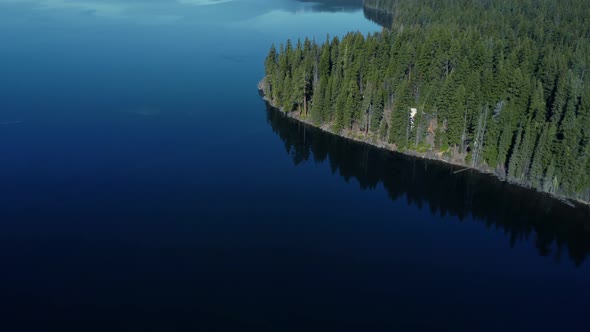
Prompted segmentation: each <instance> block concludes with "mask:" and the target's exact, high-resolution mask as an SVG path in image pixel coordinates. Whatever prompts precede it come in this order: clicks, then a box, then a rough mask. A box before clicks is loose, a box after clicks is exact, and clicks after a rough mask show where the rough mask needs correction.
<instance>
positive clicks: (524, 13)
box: [261, 0, 590, 202]
mask: <svg viewBox="0 0 590 332" xmlns="http://www.w3.org/2000/svg"><path fill="white" fill-rule="evenodd" d="M586 6H587V4H586V2H585V1H584V0H565V1H561V2H559V3H555V2H553V1H550V0H525V1H518V2H513V1H508V0H476V1H473V0H456V1H436V2H433V1H427V0H414V1H409V0H392V1H383V0H366V1H365V7H366V8H367V9H371V10H380V11H385V12H388V13H390V14H391V15H392V17H393V24H392V27H391V29H384V30H383V31H381V32H379V33H374V34H369V35H366V36H365V35H362V34H360V33H355V32H351V33H349V34H347V35H346V36H344V37H343V38H338V37H333V38H330V37H328V38H327V39H326V40H325V41H324V42H323V43H318V42H316V41H314V40H309V39H305V40H303V41H290V40H287V41H286V42H285V43H284V44H281V45H280V46H279V47H278V49H277V48H276V47H275V46H274V45H273V46H272V47H271V50H270V52H269V54H268V56H267V58H266V61H265V69H266V71H265V72H266V76H265V79H264V80H263V82H261V90H262V91H263V93H264V95H265V98H266V99H267V100H268V101H269V103H271V104H272V105H273V106H275V107H277V108H279V109H282V110H283V111H285V112H287V113H291V115H292V116H294V117H297V118H299V119H300V120H303V121H306V122H310V123H313V124H314V125H315V126H318V127H322V128H323V129H325V130H328V131H331V132H333V133H336V134H339V135H342V136H345V137H349V138H353V139H357V140H362V141H366V142H369V143H372V144H374V145H378V146H384V147H387V148H389V149H392V150H396V151H400V152H405V153H410V154H418V155H422V156H425V157H429V158H435V159H440V160H444V161H447V162H451V163H455V164H460V165H464V166H466V167H470V168H474V169H478V170H481V171H485V172H492V173H495V174H496V175H498V176H499V177H501V178H503V179H506V180H508V181H510V182H513V183H518V184H520V185H523V186H527V187H531V188H534V189H536V190H539V191H543V192H548V193H551V194H554V195H557V196H561V197H566V198H570V199H576V200H580V201H585V202H588V201H590V82H589V78H588V73H587V71H588V69H589V66H590V42H589V40H590V11H588V10H587V8H586Z"/></svg>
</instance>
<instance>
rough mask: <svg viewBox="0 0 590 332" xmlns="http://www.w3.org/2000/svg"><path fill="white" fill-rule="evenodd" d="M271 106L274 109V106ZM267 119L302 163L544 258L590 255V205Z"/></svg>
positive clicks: (272, 116) (273, 115) (271, 113)
mask: <svg viewBox="0 0 590 332" xmlns="http://www.w3.org/2000/svg"><path fill="white" fill-rule="evenodd" d="M267 108H268V107H267ZM267 122H268V124H270V126H271V127H272V130H273V131H274V132H275V133H276V134H277V135H278V136H279V137H280V138H281V140H282V141H283V142H284V144H285V148H286V150H287V152H288V153H289V154H291V155H292V156H293V163H294V164H295V165H298V164H301V163H304V162H309V161H311V160H313V161H315V162H316V163H323V162H329V163H330V166H331V169H332V172H333V173H334V174H339V175H340V176H341V177H343V178H344V179H346V180H347V181H348V180H350V179H351V178H356V179H357V180H358V182H359V183H360V187H361V189H363V190H370V189H375V188H376V187H377V186H378V185H379V184H380V183H381V184H383V186H384V187H385V189H386V190H387V192H388V193H389V197H390V198H391V200H393V201H396V200H399V199H404V198H405V199H406V200H407V204H408V205H415V206H418V207H419V208H428V209H429V210H430V212H431V214H432V216H434V217H438V216H446V215H451V216H456V217H458V218H459V219H460V220H473V221H476V222H481V223H485V224H486V226H487V227H488V228H495V229H501V230H503V231H504V232H505V233H506V235H507V236H508V237H509V238H510V245H511V246H514V245H515V244H517V243H518V242H534V245H535V247H536V249H537V251H538V254H539V255H540V256H546V257H553V258H554V259H555V260H556V261H560V260H562V259H563V258H564V257H566V256H565V255H564V252H565V249H567V255H568V256H567V257H569V259H571V260H572V261H573V262H574V263H575V265H576V266H580V265H581V264H582V263H583V262H584V260H585V259H586V257H587V256H588V253H589V252H590V223H589V221H590V209H588V208H586V207H578V208H571V207H569V206H567V205H565V204H563V203H561V202H559V201H557V200H555V199H552V198H550V197H547V196H546V195H542V194H538V193H535V192H531V191H529V190H526V189H523V188H519V187H515V186H512V185H509V184H507V183H503V182H499V181H497V180H496V179H494V178H493V177H491V176H487V175H482V174H477V173H471V172H461V173H456V174H455V173H454V172H455V171H457V170H458V168H457V167H453V166H450V165H446V164H442V163H438V162H433V161H428V160H422V159H417V158H411V157H406V156H401V155H396V154H393V153H390V152H387V151H384V150H381V149H377V148H374V147H371V146H368V145H366V144H361V143H357V142H353V141H350V140H346V139H342V138H340V137H337V136H334V135H331V134H326V133H324V132H322V131H320V130H318V129H317V128H313V127H310V126H307V125H304V124H302V123H299V122H297V121H295V120H293V119H290V118H288V117H286V116H284V115H283V114H282V113H280V112H278V111H276V110H273V109H270V108H269V109H267Z"/></svg>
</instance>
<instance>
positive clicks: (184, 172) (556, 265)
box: [0, 0, 590, 331]
mask: <svg viewBox="0 0 590 332" xmlns="http://www.w3.org/2000/svg"><path fill="white" fill-rule="evenodd" d="M359 3H360V1H356V0H350V1H337V0H333V1H323V3H321V4H313V3H309V2H298V1H294V0H272V1H271V0H234V1H214V0H177V1H174V0H151V1H139V0H107V1H100V2H99V1H90V0H71V1H61V0H22V1H14V0H0V263H1V266H2V268H1V273H0V322H2V323H3V324H2V325H3V326H7V327H9V328H8V329H5V328H3V330H4V331H27V330H35V331H44V330H45V331H49V330H56V329H57V328H60V329H61V330H77V331H88V330H100V331H105V330H109V331H111V330H113V331H114V330H127V331H133V330H137V331H171V330H191V331H246V330H248V331H250V330H251V331H311V330H321V331H328V330H356V331H380V330H388V331H390V330H402V331H408V330H418V329H425V328H430V329H437V328H438V329H443V330H454V331H529V330H560V331H587V327H588V324H589V323H590V316H589V315H588V313H589V312H590V307H589V304H588V303H589V302H588V299H589V298H590V262H588V253H589V252H590V226H589V225H588V221H589V220H590V214H589V212H588V209H573V208H570V207H567V206H565V205H562V204H560V203H558V202H555V201H553V200H550V199H547V198H546V197H545V196H542V195H535V194H531V193H529V192H527V191H525V190H522V189H518V188H514V187H511V186H508V185H506V184H502V183H498V182H496V181H494V180H493V179H491V178H489V177H487V176H480V175H477V174H470V173H468V172H464V173H459V174H455V175H453V172H454V171H455V169H453V168H452V167H450V166H445V165H440V164H437V163H432V162H425V161H421V160H416V159H412V158H407V157H401V156H397V155H394V154H391V153H386V152H383V151H380V150H377V149H374V148H370V147H367V146H364V145H361V144H357V143H352V142H348V141H345V140H343V139H340V138H336V137H333V136H329V135H326V134H324V133H322V132H319V131H318V130H315V129H313V128H309V127H306V126H303V125H301V124H298V123H295V122H293V121H291V120H289V119H287V118H285V117H283V116H282V115H281V114H280V113H278V112H276V111H273V110H267V107H266V105H265V103H264V102H263V101H262V100H261V98H260V97H259V95H258V92H257V91H256V83H257V82H258V80H259V79H260V78H261V77H262V75H263V66H262V64H263V61H264V57H265V55H266V52H267V50H268V48H269V46H270V44H271V43H273V42H276V43H279V42H281V41H284V40H286V39H287V38H298V37H305V36H311V37H315V38H316V39H318V40H323V39H325V38H326V36H327V35H328V34H330V35H332V36H333V35H342V34H344V33H346V32H347V31H349V30H359V31H362V32H364V33H368V32H374V31H379V30H380V29H381V27H380V26H378V25H377V24H376V23H374V22H384V21H387V19H388V18H387V17H384V16H383V15H376V14H375V13H370V12H363V11H362V8H361V7H360V5H359ZM365 16H368V17H365Z"/></svg>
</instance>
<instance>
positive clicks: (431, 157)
mask: <svg viewBox="0 0 590 332" xmlns="http://www.w3.org/2000/svg"><path fill="white" fill-rule="evenodd" d="M264 80H265V78H263V79H262V80H261V81H260V82H259V83H258V91H259V93H260V96H261V97H262V99H264V101H266V102H267V103H268V105H269V106H271V107H272V108H273V109H276V110H278V111H280V112H281V113H283V114H285V116H287V117H289V118H292V119H294V120H297V121H299V122H301V123H304V124H307V125H309V126H312V127H314V128H317V129H320V130H321V131H324V132H326V133H329V134H332V135H335V136H338V137H342V138H344V139H348V140H351V141H354V142H358V143H364V144H367V145H370V146H372V147H375V148H378V149H382V150H385V151H388V152H392V153H399V154H402V155H406V156H411V157H417V158H421V159H426V160H431V161H437V162H441V163H445V164H448V165H453V166H458V167H463V168H464V169H462V170H458V171H457V172H456V173H459V172H463V171H467V170H473V171H476V172H478V173H480V174H487V175H491V176H493V177H495V178H496V179H497V180H498V181H502V182H507V183H510V184H512V185H515V186H518V187H521V188H525V189H528V190H531V191H534V192H536V193H538V194H543V195H547V196H549V197H551V198H553V199H555V200H557V201H560V202H561V203H562V204H565V205H568V206H570V207H572V208H578V207H585V208H590V202H586V201H581V200H575V199H571V198H567V197H564V196H560V195H556V194H552V193H548V192H545V191H539V190H537V189H535V188H532V187H530V186H526V185H524V184H521V183H518V182H514V181H509V180H507V179H504V178H502V177H500V176H499V175H498V174H496V173H494V172H491V171H490V170H488V169H484V168H474V167H471V166H467V165H465V164H462V163H458V162H454V161H452V160H448V159H444V158H441V157H438V156H437V155H436V154H433V153H420V152H417V151H400V150H397V149H395V148H394V145H392V144H386V143H383V142H372V141H371V140H369V139H362V138H358V137H353V136H350V135H347V133H346V132H344V131H343V132H341V133H335V132H334V131H333V130H332V129H331V128H330V126H327V125H326V126H317V125H315V124H314V123H313V122H311V121H310V120H309V119H306V118H303V117H301V116H300V115H299V114H298V113H297V112H285V110H284V109H283V108H281V107H277V106H276V105H275V104H274V103H273V102H272V100H270V98H268V97H267V96H266V94H265V93H264V89H263V85H264Z"/></svg>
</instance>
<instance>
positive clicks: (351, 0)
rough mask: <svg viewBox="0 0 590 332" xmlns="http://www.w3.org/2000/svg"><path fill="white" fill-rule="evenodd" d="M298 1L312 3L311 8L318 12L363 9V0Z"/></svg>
mask: <svg viewBox="0 0 590 332" xmlns="http://www.w3.org/2000/svg"><path fill="white" fill-rule="evenodd" d="M297 1H298V2H304V3H312V4H314V6H313V7H311V10H313V11H318V12H343V11H344V12H350V11H357V10H361V8H362V7H363V0H297Z"/></svg>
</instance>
